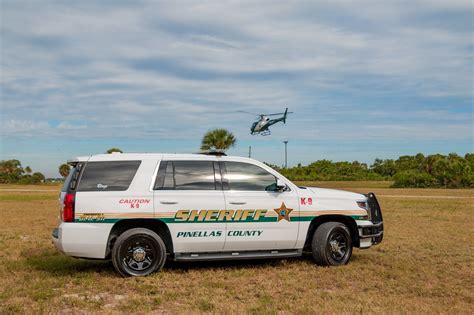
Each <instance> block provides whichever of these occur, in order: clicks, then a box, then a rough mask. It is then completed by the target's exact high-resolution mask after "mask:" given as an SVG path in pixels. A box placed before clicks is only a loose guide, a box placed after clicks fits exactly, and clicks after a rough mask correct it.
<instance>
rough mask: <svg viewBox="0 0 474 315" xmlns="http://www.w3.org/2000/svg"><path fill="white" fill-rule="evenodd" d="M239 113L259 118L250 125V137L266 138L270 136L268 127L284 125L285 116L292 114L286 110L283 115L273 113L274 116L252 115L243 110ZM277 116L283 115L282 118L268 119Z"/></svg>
mask: <svg viewBox="0 0 474 315" xmlns="http://www.w3.org/2000/svg"><path fill="white" fill-rule="evenodd" d="M239 112H241V113H246V114H252V115H257V116H258V117H259V118H258V120H257V121H255V122H254V123H253V124H252V127H251V128H250V134H251V135H257V134H260V135H262V136H268V135H270V134H271V132H270V129H268V128H269V127H270V126H272V125H274V124H276V123H278V122H280V121H282V122H283V123H284V124H285V123H286V116H287V115H288V114H292V113H293V112H289V111H288V108H286V109H285V112H284V113H275V114H254V113H250V112H246V111H243V110H239ZM278 115H283V116H282V117H279V118H275V119H270V116H278Z"/></svg>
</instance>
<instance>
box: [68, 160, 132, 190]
mask: <svg viewBox="0 0 474 315" xmlns="http://www.w3.org/2000/svg"><path fill="white" fill-rule="evenodd" d="M140 163H141V162H140V161H114V162H89V163H87V164H86V166H85V169H84V172H83V174H82V177H81V180H80V182H79V187H78V189H77V190H78V191H122V190H127V189H128V187H129V186H130V183H131V182H132V180H133V177H134V176H135V173H136V172H137V169H138V167H139V166H140Z"/></svg>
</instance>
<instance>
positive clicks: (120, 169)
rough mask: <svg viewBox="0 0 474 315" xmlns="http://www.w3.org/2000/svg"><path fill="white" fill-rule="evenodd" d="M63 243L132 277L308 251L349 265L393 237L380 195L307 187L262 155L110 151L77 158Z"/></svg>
mask: <svg viewBox="0 0 474 315" xmlns="http://www.w3.org/2000/svg"><path fill="white" fill-rule="evenodd" d="M69 164H71V165H72V166H73V168H72V170H71V172H70V175H69V177H68V178H67V179H66V182H65V183H64V187H63V189H62V192H61V195H60V203H61V206H60V224H59V227H58V228H56V229H54V230H53V241H54V244H55V245H56V247H57V248H59V249H60V250H61V251H63V252H64V253H65V254H67V255H70V256H74V257H83V258H94V259H110V258H111V259H112V261H113V265H114V266H115V268H116V270H117V271H118V272H119V273H120V274H121V275H123V276H144V275H148V274H150V273H152V272H154V271H158V270H160V269H161V268H162V267H163V265H164V263H165V261H166V259H167V257H168V258H170V259H173V260H176V261H191V260H222V259H231V260H234V259H253V258H277V257H294V256H301V255H302V253H303V250H307V251H310V252H312V255H313V258H314V261H315V262H316V263H317V264H318V265H324V266H335V265H343V264H346V263H347V262H348V261H349V259H350V257H351V254H352V247H354V246H355V247H359V248H368V247H370V246H372V245H375V244H378V243H380V242H381V241H382V237H383V221H382V213H381V211H380V207H379V205H378V202H377V199H376V198H375V196H374V194H372V193H369V194H367V195H361V194H357V193H351V192H346V191H339V190H331V189H321V188H310V187H298V186H296V185H295V184H293V183H292V182H291V181H289V180H288V179H286V178H285V177H284V176H282V175H281V174H279V173H278V172H277V171H275V170H274V169H272V168H270V167H268V166H267V165H265V164H263V163H260V162H258V161H255V160H252V159H248V158H242V157H230V156H216V155H201V154H103V155H94V156H88V157H79V158H76V159H74V160H71V161H69Z"/></svg>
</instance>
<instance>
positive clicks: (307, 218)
mask: <svg viewBox="0 0 474 315" xmlns="http://www.w3.org/2000/svg"><path fill="white" fill-rule="evenodd" d="M316 217H317V216H304V217H291V218H290V222H308V221H312V220H313V219H314V218H316ZM349 217H351V218H353V219H354V220H363V219H365V217H364V216H357V215H351V216H349ZM134 219H135V218H134ZM137 219H140V218H137ZM143 219H145V218H143ZM149 219H151V220H160V221H163V222H164V223H257V222H277V220H278V218H277V217H261V218H259V219H258V220H252V218H247V219H246V220H242V221H176V220H175V218H149ZM120 220H126V218H125V219H117V218H115V219H102V220H96V219H93V220H80V219H76V220H74V222H76V223H115V222H118V221H120ZM282 221H283V220H282Z"/></svg>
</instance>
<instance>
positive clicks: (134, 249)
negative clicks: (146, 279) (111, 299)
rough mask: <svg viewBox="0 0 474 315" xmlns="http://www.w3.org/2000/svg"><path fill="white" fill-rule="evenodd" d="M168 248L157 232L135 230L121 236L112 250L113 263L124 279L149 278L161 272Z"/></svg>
mask: <svg viewBox="0 0 474 315" xmlns="http://www.w3.org/2000/svg"><path fill="white" fill-rule="evenodd" d="M165 261H166V247H165V244H164V243H163V240H162V239H161V237H160V236H159V235H158V234H156V233H155V232H153V231H151V230H148V229H144V228H134V229H130V230H127V231H125V232H123V233H122V234H120V236H119V237H118V238H117V241H116V242H115V244H114V247H113V249H112V263H113V265H114V267H115V269H116V270H117V271H118V272H119V273H120V274H121V275H122V276H124V277H128V276H147V275H149V274H151V273H152V272H155V271H158V270H161V268H163V265H164V264H165Z"/></svg>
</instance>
